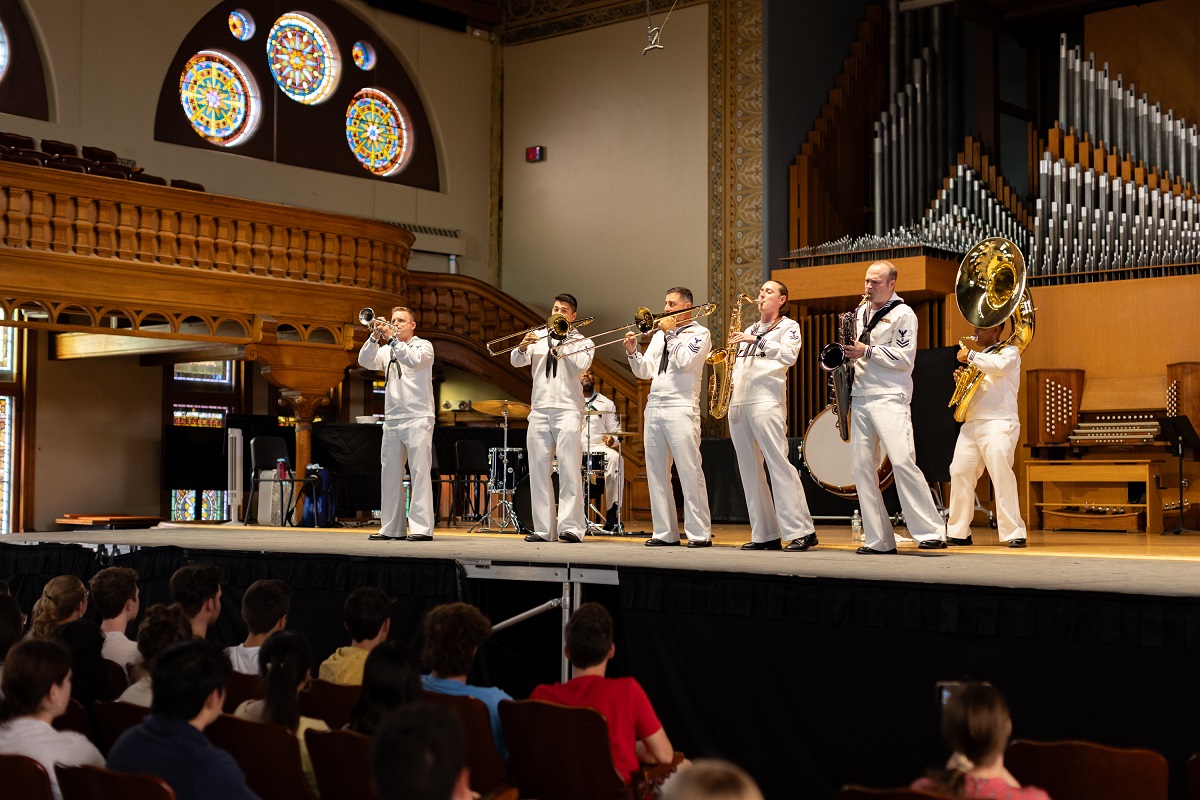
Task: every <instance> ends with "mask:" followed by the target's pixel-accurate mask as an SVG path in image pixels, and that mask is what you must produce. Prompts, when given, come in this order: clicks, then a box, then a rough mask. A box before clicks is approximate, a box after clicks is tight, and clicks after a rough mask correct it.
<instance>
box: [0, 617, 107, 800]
mask: <svg viewBox="0 0 1200 800" xmlns="http://www.w3.org/2000/svg"><path fill="white" fill-rule="evenodd" d="M0 684H2V686H3V689H4V701H3V702H2V703H0V720H2V723H0V753H3V754H5V755H20V756H28V757H30V758H33V759H36V760H37V761H39V762H40V763H41V765H42V766H43V767H45V768H46V772H47V773H49V775H50V787H51V789H52V790H53V791H54V797H55V799H56V800H61V798H62V795H61V794H60V793H59V790H58V780H57V778H56V777H55V774H54V765H55V764H65V765H67V766H72V767H75V766H80V765H84V764H86V765H90V766H94V767H102V766H104V757H103V756H102V755H100V751H99V750H97V749H96V746H95V745H94V744H92V743H91V742H89V741H88V740H87V737H86V736H84V735H83V734H80V733H75V732H73V731H56V730H54V728H53V726H52V724H51V723H53V722H54V720H55V719H56V718H58V717H60V716H62V714H63V712H65V711H66V710H67V704H68V703H69V702H70V701H71V656H70V654H68V653H67V651H66V650H64V649H63V648H62V646H61V645H59V644H58V643H57V642H51V641H46V640H42V639H29V640H26V641H24V642H19V643H18V644H16V645H14V646H13V647H12V649H11V650H9V652H8V657H7V658H6V659H5V661H4V675H3V678H0Z"/></svg>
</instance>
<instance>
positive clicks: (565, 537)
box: [558, 532, 583, 544]
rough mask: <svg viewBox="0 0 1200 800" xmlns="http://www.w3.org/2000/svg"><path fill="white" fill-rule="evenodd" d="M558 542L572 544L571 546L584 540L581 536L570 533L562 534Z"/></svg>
mask: <svg viewBox="0 0 1200 800" xmlns="http://www.w3.org/2000/svg"><path fill="white" fill-rule="evenodd" d="M558 540H559V541H560V542H570V543H571V544H579V543H580V542H582V541H583V539H582V538H580V536H579V534H577V533H570V532H567V533H560V534H559V535H558Z"/></svg>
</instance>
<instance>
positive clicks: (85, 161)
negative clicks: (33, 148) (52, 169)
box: [47, 155, 96, 172]
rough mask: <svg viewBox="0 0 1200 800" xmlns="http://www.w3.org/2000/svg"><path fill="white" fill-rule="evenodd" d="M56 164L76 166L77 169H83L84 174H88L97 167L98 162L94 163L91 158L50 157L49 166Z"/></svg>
mask: <svg viewBox="0 0 1200 800" xmlns="http://www.w3.org/2000/svg"><path fill="white" fill-rule="evenodd" d="M56 162H57V163H60V164H74V165H75V166H77V167H83V170H84V172H87V171H88V170H89V169H91V168H92V167H94V166H96V162H95V161H92V160H91V159H90V158H83V157H82V156H64V155H52V156H51V157H50V163H49V164H47V166H53V165H54V164H55V163H56Z"/></svg>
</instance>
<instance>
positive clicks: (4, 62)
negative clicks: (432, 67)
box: [0, 22, 12, 81]
mask: <svg viewBox="0 0 1200 800" xmlns="http://www.w3.org/2000/svg"><path fill="white" fill-rule="evenodd" d="M11 62H12V50H11V49H10V47H9V44H8V29H7V28H5V27H4V23H2V22H0V81H2V80H4V76H5V75H7V74H8V65H9V64H10V63H11Z"/></svg>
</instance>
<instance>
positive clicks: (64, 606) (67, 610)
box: [29, 575, 88, 639]
mask: <svg viewBox="0 0 1200 800" xmlns="http://www.w3.org/2000/svg"><path fill="white" fill-rule="evenodd" d="M87 604H88V592H87V589H86V588H85V587H84V585H83V581H81V580H79V578H76V577H75V576H74V575H59V576H58V577H57V578H51V579H50V580H49V581H47V582H46V585H45V586H44V587H42V596H41V597H39V598H38V600H37V602H36V603H34V604H33V623H32V624H31V625H30V630H29V637H30V638H31V639H47V638H49V636H50V634H52V633H54V629H55V628H57V627H58V626H59V625H63V624H65V623H68V622H73V621H74V620H77V619H79V618H80V617H82V616H83V614H84V612H85V611H87Z"/></svg>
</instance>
